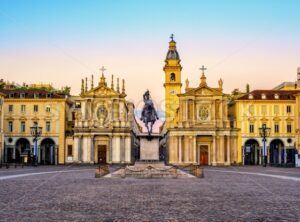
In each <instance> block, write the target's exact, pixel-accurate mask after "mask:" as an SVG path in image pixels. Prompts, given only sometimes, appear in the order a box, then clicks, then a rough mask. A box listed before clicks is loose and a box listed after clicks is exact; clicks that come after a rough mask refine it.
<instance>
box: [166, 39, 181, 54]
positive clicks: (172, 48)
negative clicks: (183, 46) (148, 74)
mask: <svg viewBox="0 0 300 222" xmlns="http://www.w3.org/2000/svg"><path fill="white" fill-rule="evenodd" d="M166 59H178V60H179V59H180V58H179V53H178V52H177V50H176V42H175V41H174V40H173V36H172V40H171V41H170V42H169V50H168V53H167V57H166Z"/></svg>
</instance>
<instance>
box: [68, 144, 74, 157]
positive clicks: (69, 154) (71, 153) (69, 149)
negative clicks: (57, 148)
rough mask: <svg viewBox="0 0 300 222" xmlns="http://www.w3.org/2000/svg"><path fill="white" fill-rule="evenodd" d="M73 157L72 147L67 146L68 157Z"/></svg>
mask: <svg viewBox="0 0 300 222" xmlns="http://www.w3.org/2000/svg"><path fill="white" fill-rule="evenodd" d="M71 156H73V146H72V145H68V157H71Z"/></svg>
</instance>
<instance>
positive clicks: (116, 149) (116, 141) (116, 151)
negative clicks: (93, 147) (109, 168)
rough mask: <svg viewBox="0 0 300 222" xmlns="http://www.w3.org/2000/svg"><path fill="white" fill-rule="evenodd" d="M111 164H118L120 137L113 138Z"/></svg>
mask: <svg viewBox="0 0 300 222" xmlns="http://www.w3.org/2000/svg"><path fill="white" fill-rule="evenodd" d="M113 162H114V163H119V162H120V136H114V146H113Z"/></svg>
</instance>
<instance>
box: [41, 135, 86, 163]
mask: <svg viewBox="0 0 300 222" xmlns="http://www.w3.org/2000/svg"><path fill="white" fill-rule="evenodd" d="M79 140H80V138H79V137H78V136H75V137H74V153H73V162H77V161H78V154H79V153H78V152H79ZM44 153H45V152H44Z"/></svg>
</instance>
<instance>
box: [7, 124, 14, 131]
mask: <svg viewBox="0 0 300 222" xmlns="http://www.w3.org/2000/svg"><path fill="white" fill-rule="evenodd" d="M13 130H14V125H13V122H12V121H9V122H8V131H9V132H10V133H11V132H12V131H13Z"/></svg>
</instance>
